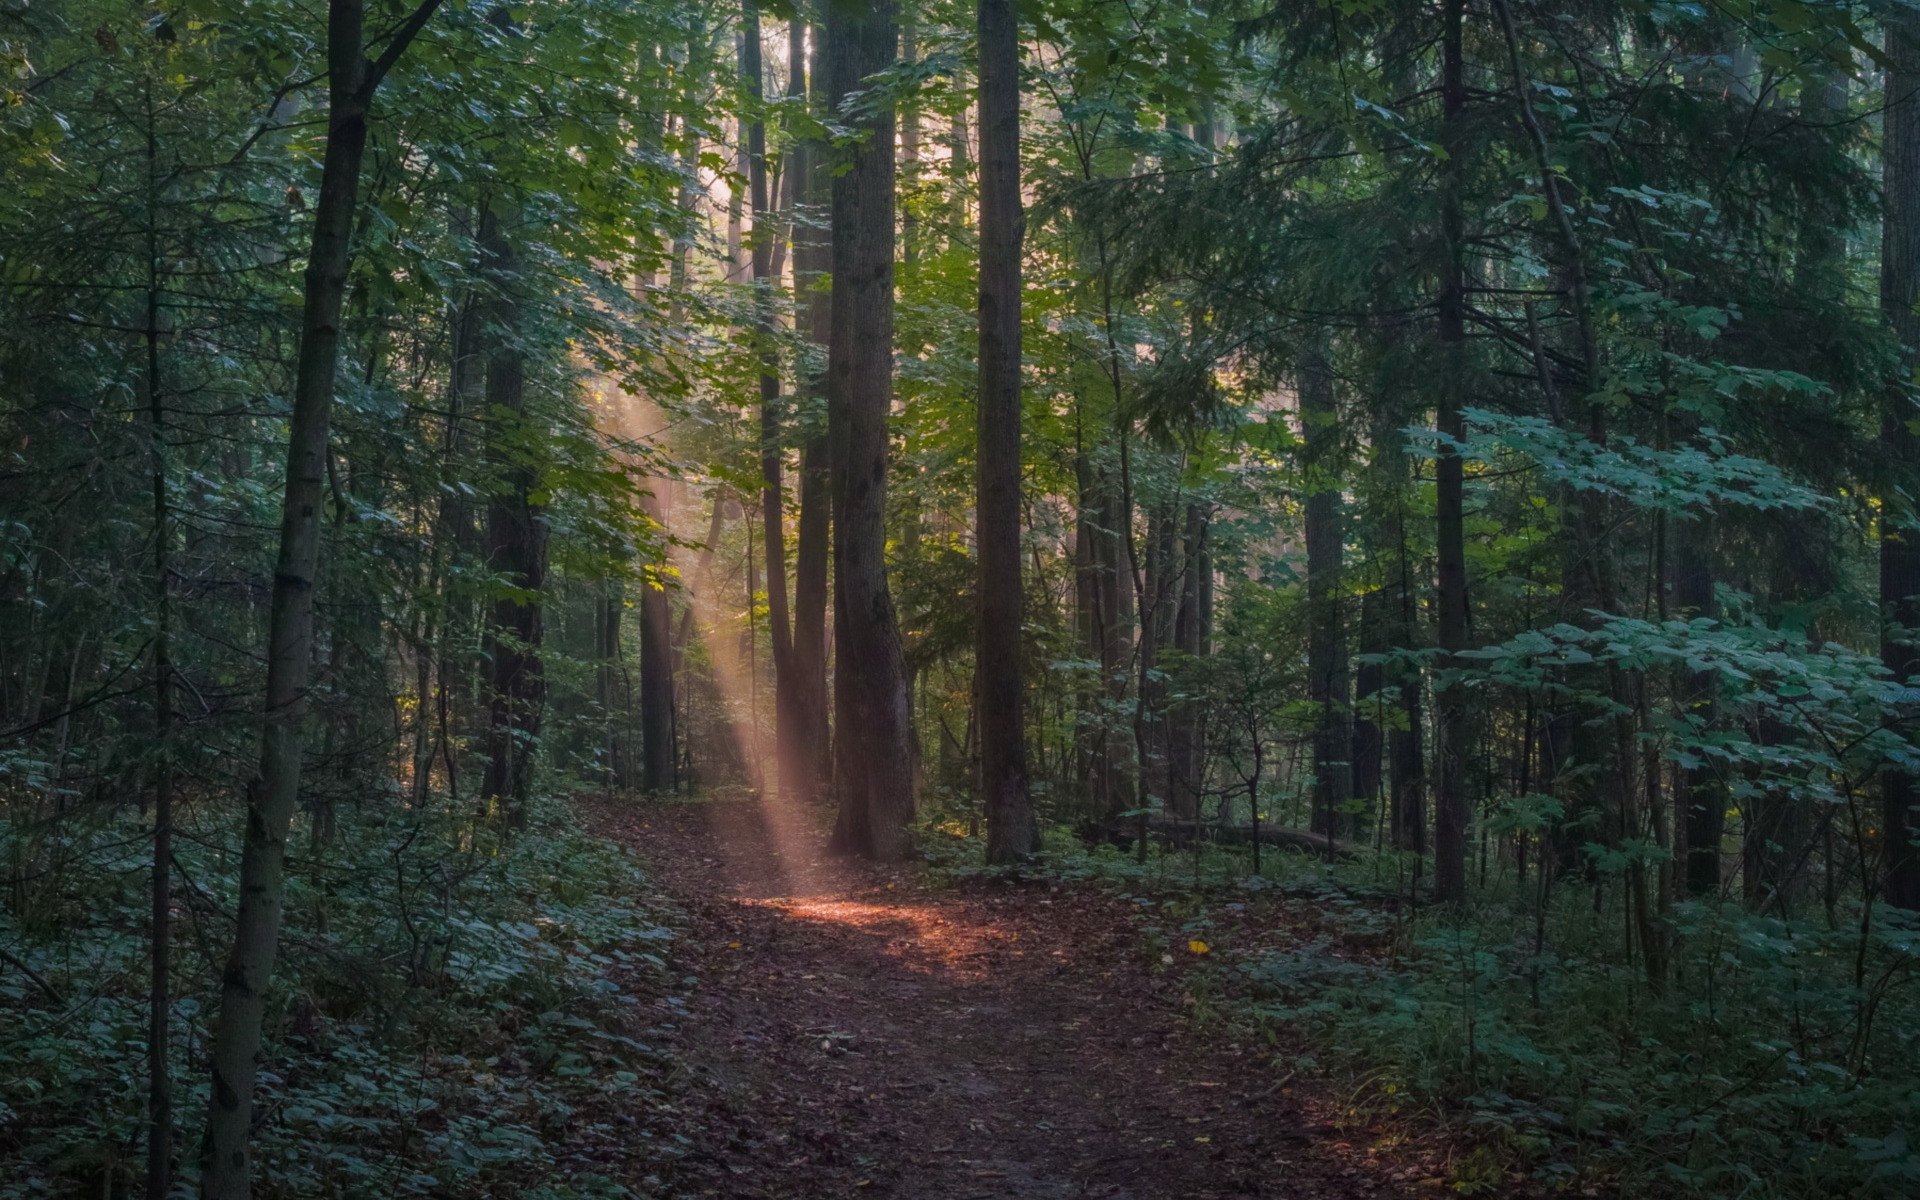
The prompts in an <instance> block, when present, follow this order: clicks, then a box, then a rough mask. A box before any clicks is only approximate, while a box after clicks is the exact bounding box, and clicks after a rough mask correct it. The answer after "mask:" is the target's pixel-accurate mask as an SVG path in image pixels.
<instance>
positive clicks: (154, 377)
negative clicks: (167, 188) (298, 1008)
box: [141, 91, 173, 1200]
mask: <svg viewBox="0 0 1920 1200" xmlns="http://www.w3.org/2000/svg"><path fill="white" fill-rule="evenodd" d="M146 116H147V139H146V140H147V212H146V218H147V220H146V225H147V228H146V242H147V247H146V250H147V311H146V329H145V330H144V332H143V337H142V343H143V346H144V349H145V351H146V364H145V369H144V370H143V371H142V372H141V382H142V385H143V387H144V389H145V391H146V394H147V397H146V398H147V416H148V423H149V429H148V437H149V438H150V439H151V441H150V450H149V452H150V456H151V467H152V486H153V733H154V743H155V745H154V760H153V874H152V879H151V880H150V881H149V882H150V884H151V889H150V897H151V905H150V908H149V912H150V917H149V920H148V924H147V934H148V946H149V950H150V955H151V963H150V964H149V965H150V967H151V971H150V974H149V976H148V987H147V1200H167V1196H168V1194H169V1193H170V1192H171V1191H172V1188H173V1074H172V1070H171V1068H170V1066H169V1062H168V1056H167V1050H168V1048H169V1046H170V1045H171V1044H172V1040H173V1036H172V1015H173V989H172V979H171V971H172V957H173V956H172V936H173V747H172V745H171V742H172V738H173V660H172V644H171V639H172V636H173V604H172V597H173V589H172V585H171V582H170V581H169V578H168V576H169V573H170V572H171V570H172V563H171V561H170V551H171V549H172V540H171V539H172V537H173V530H172V518H171V514H170V512H169V510H168V503H167V410H166V400H165V394H166V393H165V391H164V389H163V387H162V383H161V379H160V289H161V279H160V272H161V259H160V237H159V229H160V226H159V222H160V214H159V207H160V162H159V138H158V136H157V134H156V132H155V127H154V126H155V113H154V110H153V95H152V92H151V91H149V92H148V94H147V113H146Z"/></svg>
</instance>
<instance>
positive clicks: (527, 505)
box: [479, 204, 547, 829]
mask: <svg viewBox="0 0 1920 1200" xmlns="http://www.w3.org/2000/svg"><path fill="white" fill-rule="evenodd" d="M479 242H480V250H481V253H482V255H483V256H484V257H485V267H484V269H485V270H486V271H487V272H488V273H489V274H491V275H492V276H493V277H494V286H495V289H496V291H497V293H498V294H499V296H500V297H501V299H500V300H499V301H498V302H497V303H496V306H495V312H494V325H495V327H496V329H497V330H498V332H499V336H500V337H501V339H502V340H501V343H500V344H499V345H497V346H496V347H494V349H493V352H492V353H490V354H489V355H488V356H487V367H486V371H487V381H486V401H487V414H488V422H489V427H488V431H487V434H488V436H487V457H488V458H489V460H490V461H491V462H492V464H493V466H494V469H495V470H496V472H498V476H497V480H496V482H495V485H494V491H493V494H492V495H491V496H490V497H489V498H488V502H487V570H488V573H489V574H490V575H492V576H493V577H494V578H497V579H503V580H505V581H506V588H507V590H506V591H505V592H504V593H502V594H501V595H500V596H498V597H496V598H495V600H494V602H493V615H492V619H491V621H490V622H489V623H488V626H487V635H486V650H485V654H486V659H487V669H488V720H487V742H486V745H487V769H486V774H485V775H484V776H483V777H482V782H481V785H480V799H481V803H482V804H484V805H487V806H488V807H489V808H493V809H495V810H496V812H497V814H498V815H503V816H504V817H505V819H506V822H507V825H508V827H509V828H514V829H518V828H520V827H521V826H523V825H524V824H525V823H526V808H527V803H528V801H529V799H530V798H531V791H532V787H533V759H534V749H535V747H536V746H537V745H538V744H539V740H540V723H541V717H542V713H543V709H544V708H545V705H546V696H547V685H546V671H545V667H544V665H543V664H542V662H541V658H540V643H541V640H542V635H543V630H544V622H543V617H544V614H543V612H542V605H541V599H540V592H541V589H543V588H544V587H545V586H546V579H547V522H546V515H545V513H544V512H543V511H542V508H541V506H540V505H538V504H536V503H534V501H533V497H534V495H535V494H536V493H537V492H538V491H539V489H540V479H539V468H538V466H537V464H536V462H535V459H534V456H533V455H532V454H530V453H529V451H528V447H529V446H532V445H534V444H535V439H534V437H533V436H532V428H531V425H530V423H529V421H528V419H527V398H526V390H527V364H526V356H525V354H524V353H523V352H522V351H521V350H520V348H519V347H518V345H516V344H515V343H516V342H517V341H518V337H519V333H520V329H521V325H522V320H523V316H522V306H521V300H520V295H519V294H520V292H521V290H522V286H521V284H520V281H519V280H518V279H517V278H515V275H516V273H517V271H518V270H519V266H520V264H519V260H518V255H517V254H516V252H515V250H514V248H513V243H512V239H511V235H509V234H508V233H507V231H506V230H505V229H504V228H503V227H502V223H501V213H500V211H499V207H498V205H497V204H489V205H488V206H487V207H486V209H485V210H484V211H483V212H482V213H481V215H480V238H479Z"/></svg>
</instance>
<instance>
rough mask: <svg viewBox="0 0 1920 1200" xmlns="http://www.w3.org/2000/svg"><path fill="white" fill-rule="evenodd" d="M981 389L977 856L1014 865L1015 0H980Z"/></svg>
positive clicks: (1022, 815)
mask: <svg viewBox="0 0 1920 1200" xmlns="http://www.w3.org/2000/svg"><path fill="white" fill-rule="evenodd" d="M976 15H977V20H978V25H979V47H980V308H979V320H980V364H979V365H980V394H979V406H978V422H977V446H978V452H977V460H976V465H977V475H976V484H977V495H976V499H975V509H974V511H975V521H976V523H977V525H976V529H975V537H976V541H977V542H978V546H979V550H978V558H977V560H976V561H977V567H978V576H977V579H978V582H977V585H976V588H977V593H978V597H979V614H978V620H979V627H978V638H977V641H976V643H975V654H976V661H977V662H978V664H979V672H980V757H981V784H982V786H983V787H984V789H985V792H986V794H985V797H984V799H985V807H986V814H987V861H988V862H992V863H1008V862H1018V861H1020V860H1022V859H1025V858H1026V857H1027V856H1028V855H1030V854H1032V853H1033V849H1034V844H1035V842H1036V841H1037V839H1038V829H1037V827H1036V825H1035V823H1034V815H1033V800H1032V797H1031V796H1029V794H1028V792H1027V764H1026V757H1027V756H1026V728H1025V722H1024V721H1023V720H1022V714H1021V702H1022V681H1021V670H1020V667H1021V638H1020V626H1021V609H1022V604H1023V600H1024V592H1023V588H1022V585H1021V555H1020V254H1021V245H1022V242H1023V239H1024V235H1025V227H1026V217H1025V215H1024V213H1023V212H1022V211H1021V205H1020V22H1019V19H1018V18H1017V17H1016V16H1015V15H1014V7H1013V0H979V5H978V9H977V14H976Z"/></svg>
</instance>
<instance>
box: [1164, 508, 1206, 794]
mask: <svg viewBox="0 0 1920 1200" xmlns="http://www.w3.org/2000/svg"><path fill="white" fill-rule="evenodd" d="M1181 553H1182V556H1183V558H1184V560H1185V561H1184V564H1183V565H1182V568H1181V574H1180V605H1179V611H1178V612H1177V613H1176V615H1175V616H1174V622H1173V646H1174V649H1176V650H1178V651H1180V653H1181V654H1183V655H1185V656H1187V657H1188V658H1189V659H1197V658H1199V657H1200V655H1201V647H1202V645H1203V644H1204V642H1205V640H1206V628H1205V626H1206V621H1207V616H1208V614H1207V612H1206V603H1207V597H1206V583H1207V580H1208V578H1209V577H1210V576H1211V575H1212V573H1213V565H1212V563H1211V562H1209V561H1208V555H1207V509H1206V506H1205V505H1203V504H1200V503H1198V502H1193V503H1189V504H1188V505H1187V506H1186V520H1185V528H1184V529H1183V530H1182V536H1181ZM1205 713H1206V706H1205V705H1204V704H1202V703H1199V702H1196V701H1193V700H1187V701H1183V702H1181V703H1179V704H1177V705H1175V706H1174V707H1173V709H1172V711H1171V712H1169V714H1168V722H1169V725H1168V729H1167V787H1168V792H1167V805H1168V807H1169V808H1170V809H1171V810H1172V811H1173V812H1175V813H1177V814H1182V815H1185V816H1188V817H1190V818H1191V819H1194V820H1197V819H1198V818H1199V816H1200V793H1201V791H1202V789H1203V782H1204V781H1203V776H1204V774H1205V764H1204V763H1203V762H1202V761H1201V749H1202V747H1203V746H1204V744H1205V730H1204V727H1203V725H1202V721H1203V720H1204V719H1205Z"/></svg>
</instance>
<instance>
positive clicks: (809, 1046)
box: [588, 801, 1447, 1200]
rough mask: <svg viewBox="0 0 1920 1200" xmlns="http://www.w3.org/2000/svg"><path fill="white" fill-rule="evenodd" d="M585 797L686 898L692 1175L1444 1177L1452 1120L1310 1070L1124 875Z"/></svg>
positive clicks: (807, 1178)
mask: <svg viewBox="0 0 1920 1200" xmlns="http://www.w3.org/2000/svg"><path fill="white" fill-rule="evenodd" d="M588 815H589V820H590V821H591V822H592V825H593V827H594V828H595V829H596V830H598V831H601V832H603V833H605V834H607V835H608V836H616V837H619V838H622V839H623V840H625V841H627V842H628V843H630V844H631V845H632V846H633V847H634V848H635V849H636V850H638V851H639V852H640V854H641V855H642V856H643V857H644V858H645V859H646V860H647V862H648V863H649V864H650V865H651V867H652V869H653V871H654V874H655V878H656V879H657V880H658V881H659V883H660V884H661V886H662V887H663V888H664V890H665V891H666V892H667V893H668V894H669V895H670V896H672V897H673V898H674V899H675V901H676V903H677V904H679V905H680V906H682V907H683V909H684V913H685V931H686V932H685V939H684V941H683V942H682V943H681V944H679V945H678V946H677V947H676V949H675V951H674V963H673V966H674V970H675V973H676V974H677V975H680V976H682V977H683V978H684V979H685V981H686V982H687V983H688V984H689V985H690V991H689V993H688V994H687V996H686V999H685V1008H684V1010H683V1011H684V1014H685V1015H684V1016H682V1017H679V1018H678V1019H677V1020H676V1021H675V1022H674V1029H673V1032H672V1034H671V1036H672V1038H673V1041H674V1046H673V1053H674V1054H675V1056H676V1057H677V1058H678V1059H679V1060H680V1062H681V1064H682V1065H681V1068H680V1070H681V1071H682V1074H681V1075H680V1077H679V1078H678V1079H677V1080H676V1081H675V1083H674V1087H673V1093H674V1108H675V1109H676V1112H675V1114H674V1117H673V1121H674V1123H675V1124H676V1125H677V1126H678V1127H679V1130H678V1131H679V1132H680V1133H681V1135H682V1136H683V1137H685V1138H686V1139H687V1143H688V1144H689V1146H690V1151H689V1153H687V1154H686V1155H685V1156H684V1157H682V1158H681V1159H680V1160H679V1161H678V1162H677V1163H674V1164H672V1165H671V1166H670V1167H668V1169H665V1170H663V1171H662V1172H661V1176H663V1177H662V1178H659V1179H658V1183H659V1185H662V1186H664V1187H665V1188H666V1190H668V1191H669V1192H670V1193H672V1194H675V1195H704V1196H727V1197H743V1198H744V1197H764V1198H775V1197H777V1198H780V1200H788V1198H793V1200H803V1198H812V1197H829V1196H831V1197H843V1196H845V1197H859V1196H893V1197H900V1198H902V1200H904V1198H907V1197H913V1198H915V1200H963V1198H964V1200H996V1198H1000V1197H1016V1196H1017V1197H1022V1198H1023V1200H1056V1198H1058V1200H1066V1198H1069V1197H1103V1198H1109V1200H1121V1198H1128V1200H1161V1198H1166V1200H1173V1198H1175V1197H1193V1198H1196V1200H1198V1198H1218V1200H1250V1198H1253V1197H1276V1198H1278V1197H1286V1198H1288V1200H1317V1198H1332V1197H1338V1198H1342V1200H1346V1198H1360V1197H1375V1196H1398V1195H1408V1194H1416V1195H1421V1194H1424V1195H1429V1196H1437V1195H1439V1194H1442V1187H1443V1179H1444V1178H1445V1176H1446V1174H1447V1169H1446V1165H1445V1162H1444V1159H1445V1158H1446V1157H1447V1150H1446V1147H1445V1146H1444V1145H1442V1144H1440V1143H1439V1142H1438V1141H1437V1140H1436V1139H1435V1138H1433V1137H1432V1136H1425V1137H1420V1136H1409V1134H1408V1132H1407V1130H1405V1129H1401V1128H1395V1127H1393V1126H1390V1125H1386V1126H1383V1125H1381V1124H1379V1123H1377V1119H1376V1118H1374V1117H1369V1116H1368V1115H1366V1114H1365V1113H1362V1112H1359V1111H1357V1110H1352V1109H1349V1108H1347V1107H1345V1106H1344V1105H1342V1104H1341V1103H1339V1102H1338V1101H1337V1100H1336V1099H1335V1098H1333V1097H1330V1096H1328V1095H1325V1094H1319V1093H1316V1091H1315V1090H1314V1086H1313V1085H1311V1084H1302V1083H1299V1082H1297V1081H1294V1080H1293V1078H1292V1076H1293V1073H1292V1072H1291V1071H1290V1070H1289V1069H1288V1063H1289V1061H1290V1060H1291V1058H1292V1052H1291V1051H1290V1050H1289V1048H1288V1047H1287V1046H1286V1045H1285V1036H1286V1035H1285V1031H1284V1030H1283V1031H1281V1033H1280V1035H1279V1039H1280V1040H1279V1043H1278V1044H1273V1043H1270V1042H1269V1041H1268V1040H1267V1039H1266V1038H1264V1037H1261V1036H1259V1035H1258V1034H1256V1033H1255V1032H1254V1031H1253V1029H1252V1028H1251V1026H1246V1025H1239V1026H1236V1024H1235V1023H1234V1022H1231V1021H1226V1020H1222V1019H1220V1018H1219V1017H1214V1018H1212V1019H1202V1018H1201V1017H1200V1016H1199V1012H1200V1010H1201V1008H1203V1007H1205V1005H1204V1004H1203V1003H1202V1002H1200V1001H1198V1000H1197V999H1196V993H1195V990H1194V988H1193V987H1192V986H1191V985H1190V983H1189V978H1188V976H1189V973H1190V972H1193V971H1205V970H1208V969H1210V966H1209V964H1207V963H1206V962H1205V961H1204V957H1203V953H1202V951H1203V950H1204V947H1202V948H1201V949H1200V950H1196V949H1194V948H1193V947H1189V946H1187V945H1185V944H1181V945H1179V946H1178V947H1176V949H1177V950H1178V951H1179V953H1178V954H1174V953H1172V952H1171V951H1168V950H1165V949H1163V948H1162V947H1161V946H1160V945H1158V944H1157V943H1148V942H1143V939H1142V936H1141V930H1140V927H1139V924H1138V921H1137V919H1136V916H1135V913H1134V911H1133V909H1132V908H1131V906H1130V905H1129V904H1128V902H1127V900H1126V898H1125V897H1123V896H1120V895H1118V894H1116V893H1114V892H1112V891H1109V890H1104V889H1101V888H1098V887H1095V886H1091V885H1071V886H1070V885H1064V884H1060V883H1058V882H1057V881H1054V882H1049V881H1047V880H1045V879H1039V880H1036V881H1030V882H1027V883H1024V884H1023V883H1013V882H1007V881H994V880H987V879H976V880H961V881H960V882H957V883H952V884H948V885H944V886H941V885H935V884H933V883H930V882H928V881H927V879H926V878H925V876H924V873H920V872H916V871H915V870H914V869H913V868H894V869H889V868H884V867H876V866H872V865H866V864H853V863H846V862H841V861H837V860H831V859H826V858H824V856H823V855H822V854H821V852H820V845H821V843H822V841H823V836H822V833H823V831H821V830H820V829H818V828H816V827H814V825H813V823H812V822H811V821H809V820H807V819H804V818H802V817H799V816H786V817H783V816H781V815H780V814H778V813H774V812H769V811H767V810H766V809H764V808H763V807H762V806H760V805H759V804H757V803H754V802H752V801H730V802H728V801H709V802H704V803H667V804H647V805H633V804H624V803H623V804H613V803H606V804H597V805H591V806H589V808H588ZM1201 994H1202V995H1204V994H1205V993H1204V991H1203V992H1202V993H1201ZM676 1003H677V1002H676ZM676 1011H680V1010H676ZM662 1165H663V1166H665V1164H662ZM648 1182H649V1183H652V1182H654V1181H653V1180H649V1181H648Z"/></svg>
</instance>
